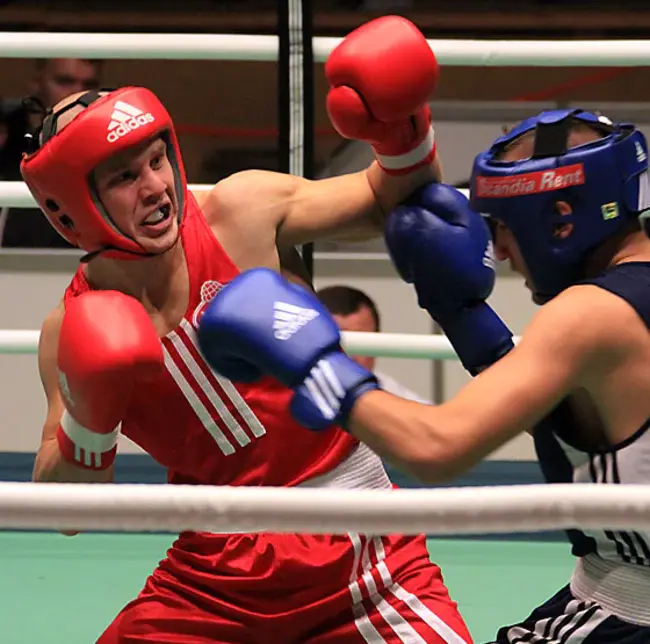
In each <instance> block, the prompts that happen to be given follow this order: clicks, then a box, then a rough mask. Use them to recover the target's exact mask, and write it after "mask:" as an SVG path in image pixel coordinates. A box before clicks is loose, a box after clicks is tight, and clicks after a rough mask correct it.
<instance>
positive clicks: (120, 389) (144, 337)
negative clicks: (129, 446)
mask: <svg viewBox="0 0 650 644" xmlns="http://www.w3.org/2000/svg"><path fill="white" fill-rule="evenodd" d="M163 365H164V361H163V353H162V347H161V345H160V340H159V339H158V334H157V333H156V329H155V328H154V326H153V324H152V322H151V320H150V319H149V316H148V314H147V312H146V311H145V309H144V307H143V306H142V304H140V302H138V300H136V299H134V298H132V297H129V296H128V295H124V294H122V293H118V292H117V291H89V292H87V293H84V294H82V295H79V296H78V297H75V298H73V299H71V300H69V301H68V302H66V308H65V314H64V316H63V322H62V324H61V331H60V334H59V347H58V369H59V389H60V391H61V397H62V399H63V404H64V405H65V412H64V414H63V417H62V418H61V424H60V425H59V428H58V431H57V440H58V444H59V449H60V451H61V454H62V456H63V458H64V459H65V460H66V461H68V462H69V463H72V464H73V465H77V466H79V467H84V468H86V469H92V470H105V469H108V468H109V467H110V466H111V465H112V464H113V461H114V460H115V454H116V451H117V440H118V437H119V429H120V423H121V422H122V419H123V418H124V415H125V414H126V411H127V409H128V407H129V405H130V404H131V396H132V395H133V392H134V390H135V388H136V387H137V386H138V382H139V381H141V379H147V378H150V377H154V376H156V375H157V374H158V373H160V371H161V370H162V368H163Z"/></svg>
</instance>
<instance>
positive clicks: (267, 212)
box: [194, 170, 296, 227]
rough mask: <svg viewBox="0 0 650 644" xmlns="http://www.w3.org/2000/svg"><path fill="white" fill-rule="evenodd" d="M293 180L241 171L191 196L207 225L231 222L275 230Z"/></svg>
mask: <svg viewBox="0 0 650 644" xmlns="http://www.w3.org/2000/svg"><path fill="white" fill-rule="evenodd" d="M295 186H296V178H295V177H291V176H290V175H284V174H281V173H278V172H268V171H265V170H244V171H242V172H237V173H235V174H233V175H230V176H229V177H226V178H225V179H222V180H221V181H219V182H218V183H216V184H215V185H214V186H213V187H212V188H211V189H210V190H206V191H197V192H195V193H194V196H195V198H196V200H197V203H198V205H199V207H200V208H201V210H202V211H203V214H204V216H205V218H206V220H207V221H208V223H209V224H213V223H217V222H224V221H226V220H228V219H230V218H232V219H233V220H234V221H235V222H236V223H237V224H238V225H241V224H244V225H247V224H251V223H255V224H258V223H259V224H261V225H271V226H275V227H277V226H278V225H279V223H280V222H281V220H282V218H283V217H284V214H285V210H286V208H287V207H288V203H289V201H290V199H291V196H292V195H293V193H294V192H295Z"/></svg>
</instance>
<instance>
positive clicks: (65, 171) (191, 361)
mask: <svg viewBox="0 0 650 644" xmlns="http://www.w3.org/2000/svg"><path fill="white" fill-rule="evenodd" d="M326 74H327V77H328V79H329V83H330V92H329V95H328V99H327V107H328V111H329V114H330V117H331V119H332V122H333V124H334V126H335V127H336V128H337V129H338V131H339V132H340V133H341V134H342V135H343V136H344V137H347V138H350V139H357V140H362V141H366V142H368V143H369V144H371V145H372V147H373V148H374V151H375V155H376V162H374V163H373V164H372V165H371V166H370V167H369V168H368V169H366V170H365V171H363V172H359V173H356V174H351V175H347V176H343V177H337V178H332V179H326V180H321V181H307V180H304V179H301V178H297V177H291V176H287V175H282V174H276V173H268V172H258V171H250V172H242V173H239V174H237V175H234V176H232V177H230V178H228V179H226V180H224V181H222V182H220V183H218V184H217V185H216V186H215V187H214V188H212V189H211V190H210V191H207V192H194V193H192V192H191V191H189V190H188V189H187V184H186V180H185V176H184V171H183V165H182V161H181V154H180V150H179V147H178V142H177V139H176V136H175V134H174V127H173V123H172V121H171V119H170V116H169V115H168V113H167V112H166V110H165V108H164V107H163V106H162V105H161V103H160V102H159V101H158V99H157V98H156V97H155V96H154V95H153V94H152V93H151V92H149V91H147V90H145V89H143V88H133V87H130V88H123V89H120V90H117V91H113V92H110V93H98V92H86V93H83V94H80V95H75V96H72V97H69V98H68V99H67V100H66V101H64V102H63V103H61V104H59V105H57V106H56V107H55V108H54V110H53V111H52V113H51V114H49V115H48V116H47V117H46V119H45V121H44V124H43V128H42V130H41V132H40V133H39V134H38V136H36V137H35V140H34V149H33V150H32V151H31V152H30V154H29V155H27V156H26V157H25V159H24V160H23V163H22V173H23V177H24V179H25V182H26V183H27V185H28V187H29V189H30V191H31V192H32V194H33V195H34V197H35V198H36V200H37V202H38V203H39V205H40V207H41V209H42V210H43V212H44V213H45V215H46V216H47V217H48V219H49V220H50V222H51V223H52V225H53V226H54V227H55V228H56V229H57V230H58V231H59V232H60V233H61V234H62V235H63V236H64V237H65V238H66V239H67V240H69V241H70V242H71V243H73V244H75V245H77V246H78V247H79V248H82V249H83V250H84V251H86V253H87V255H86V257H85V261H84V262H83V263H82V265H81V267H80V268H79V270H78V271H77V273H76V275H75V276H74V278H73V280H72V283H71V284H70V286H69V287H68V289H67V291H66V292H65V295H64V297H63V300H62V302H61V305H60V306H59V307H58V308H57V309H56V310H55V311H53V312H52V313H51V314H50V315H49V316H48V318H47V319H46V320H45V322H44V324H43V328H42V334H41V343H40V348H39V366H40V371H41V376H42V380H43V384H44V388H45V392H46V395H47V400H48V404H49V409H48V415H47V419H46V422H45V427H44V432H43V440H42V445H41V448H40V451H39V453H38V457H37V462H36V467H35V473H34V478H35V480H36V481H93V482H105V481H111V480H112V476H113V474H112V471H113V464H114V459H115V454H116V445H117V441H118V437H119V434H120V433H122V434H124V435H126V436H128V437H129V438H131V439H132V440H133V441H135V442H136V443H137V444H138V445H140V446H141V447H142V448H143V449H145V450H146V451H147V452H148V453H149V454H151V455H152V456H153V457H154V458H155V459H156V460H157V461H158V462H159V463H160V464H162V465H163V466H165V467H166V468H167V469H168V471H169V482H170V483H172V484H197V485H201V484H203V485H252V486H259V485H268V486H298V485H301V486H309V487H322V486H326V487H337V488H342V489H345V488H348V489H349V488H389V487H390V482H389V480H388V477H387V476H386V473H385V471H384V469H383V466H382V464H381V461H380V460H379V459H378V457H377V456H376V455H375V454H374V453H373V452H371V451H370V450H369V449H367V448H366V447H364V446H362V445H360V444H359V442H358V441H356V440H355V439H354V438H352V437H351V436H350V435H349V434H347V433H346V432H344V431H342V430H341V429H340V428H338V427H333V428H331V429H330V430H328V431H326V432H323V433H321V434H315V433H312V432H307V431H304V429H303V428H301V427H300V426H299V425H298V424H297V423H296V422H295V421H293V420H292V417H291V415H290V413H289V410H288V404H289V400H290V397H291V395H292V392H291V391H290V390H289V389H287V388H285V387H283V386H281V385H280V384H279V383H278V382H277V381H276V380H273V379H271V378H267V379H264V380H263V381H262V382H257V383H255V384H238V385H234V384H233V383H232V382H230V381H229V380H226V379H225V378H223V377H222V376H220V375H219V374H218V373H216V372H214V371H212V370H211V369H210V368H209V366H208V365H207V363H206V362H205V360H204V359H203V356H202V354H201V352H200V351H199V349H198V346H197V336H196V328H197V325H198V321H199V320H200V318H201V315H202V312H203V311H204V309H205V307H206V304H207V303H208V302H209V301H210V300H211V298H213V297H214V295H215V294H216V293H217V292H218V291H219V289H220V288H221V287H222V286H223V285H224V284H227V283H228V282H229V281H230V280H232V279H233V278H234V277H235V276H237V275H238V274H239V273H240V272H241V271H243V270H246V269H249V268H252V267H257V266H261V267H267V268H272V269H276V270H277V269H279V268H280V262H279V258H278V251H277V248H278V245H288V246H291V245H297V244H302V243H305V242H309V241H313V240H316V239H320V238H326V237H331V236H333V235H337V236H345V235H346V234H354V235H355V236H357V235H359V234H367V235H368V236H373V235H380V234H382V232H383V219H384V214H385V213H387V212H389V211H390V210H391V209H392V208H393V207H394V206H395V205H396V204H397V203H399V202H400V201H401V200H403V199H404V198H405V197H406V196H407V195H408V194H410V193H411V192H412V191H413V190H414V189H415V188H417V187H419V186H420V185H422V184H424V183H426V182H429V181H431V180H432V179H433V180H435V179H439V167H438V165H437V157H436V148H435V142H434V133H433V129H432V127H431V117H430V112H429V108H428V105H427V101H428V100H429V99H430V98H431V96H432V94H433V92H434V90H435V87H436V84H437V81H438V67H437V63H436V60H435V57H434V55H433V53H432V51H431V49H430V47H429V46H428V44H427V42H426V40H425V39H424V37H423V36H422V34H421V33H420V32H419V31H418V30H417V29H416V28H415V27H414V26H413V25H412V24H411V23H410V22H408V21H407V20H404V19H401V18H397V17H387V18H383V19H379V20H376V21H373V22H370V23H368V24H366V25H364V26H362V27H361V28H359V29H358V30H356V31H354V32H352V33H351V34H350V35H349V36H348V37H347V38H346V39H345V40H344V41H343V42H342V43H341V45H340V46H339V47H338V48H337V49H336V50H335V51H334V52H333V53H332V55H331V57H330V59H329V61H328V63H327V66H326ZM300 324H301V318H300V314H299V312H296V311H293V310H291V309H290V308H288V309H286V310H285V309H278V310H277V312H276V325H277V330H278V333H280V334H282V333H287V332H290V330H291V329H292V328H294V327H295V326H296V325H300ZM98 641H99V642H100V643H101V644H114V643H118V642H119V643H126V642H159V643H162V642H165V643H171V642H183V643H188V644H199V643H207V642H213V643H214V642H223V643H225V642H232V643H237V644H244V643H248V642H251V643H252V642H260V643H262V642H263V643H265V644H268V643H270V642H277V643H278V644H280V643H281V644H292V643H295V644H298V643H301V644H302V643H305V642H312V643H313V644H335V643H336V644H345V643H348V642H349V643H350V644H352V643H353V642H359V643H362V642H373V643H381V642H389V643H393V642H394V643H397V642H408V643H409V644H415V643H421V644H424V643H442V642H446V643H448V644H467V643H468V642H470V641H471V640H470V636H469V634H468V632H467V628H466V626H465V625H464V623H463V620H462V618H461V616H460V615H459V613H458V611H457V608H456V604H455V603H454V602H453V601H452V600H451V599H450V597H449V594H448V592H447V589H446V588H445V585H444V583H443V580H442V577H441V574H440V570H439V569H438V567H437V566H435V565H434V564H432V563H431V562H430V560H429V556H428V553H427V550H426V547H425V540H424V536H418V537H415V538H412V537H405V536H401V535H391V536H385V537H382V536H374V535H361V534H346V535H337V536H309V535H272V534H230V535H224V534H206V533H194V532H186V533H182V534H181V535H180V536H179V538H178V539H177V540H176V541H175V543H174V544H173V545H172V546H171V548H170V549H169V551H168V554H167V557H166V558H165V560H164V561H162V562H161V564H160V565H159V567H158V568H157V569H156V570H155V571H154V572H153V574H152V575H151V576H150V577H149V579H148V580H147V581H146V584H145V586H144V589H143V590H142V592H141V593H140V595H139V596H138V597H137V598H136V599H134V600H133V601H132V602H131V603H130V604H128V605H127V606H126V607H125V608H124V609H123V611H122V612H121V613H120V614H119V615H118V617H117V618H116V619H115V621H114V622H113V623H112V624H111V625H110V626H109V627H108V629H107V630H106V631H105V632H104V634H103V635H101V636H100V637H99V640H98Z"/></svg>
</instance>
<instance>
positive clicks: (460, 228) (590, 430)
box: [199, 110, 650, 644]
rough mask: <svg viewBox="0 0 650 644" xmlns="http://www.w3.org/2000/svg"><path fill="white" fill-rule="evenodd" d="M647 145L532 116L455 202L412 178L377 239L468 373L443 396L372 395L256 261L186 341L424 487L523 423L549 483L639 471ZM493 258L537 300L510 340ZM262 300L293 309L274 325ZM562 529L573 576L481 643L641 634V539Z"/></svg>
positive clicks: (648, 405)
mask: <svg viewBox="0 0 650 644" xmlns="http://www.w3.org/2000/svg"><path fill="white" fill-rule="evenodd" d="M647 154H648V151H647V145H646V141H645V138H644V136H643V134H642V133H641V132H640V131H639V130H638V129H636V128H635V127H634V126H633V125H630V124H618V123H613V122H611V121H610V120H609V119H606V118H604V117H602V116H598V115H595V114H590V113H588V112H584V111H581V110H555V111H550V112H543V113H541V114H539V115H537V116H535V117H532V118H530V119H527V120H525V121H524V122H522V123H521V124H519V125H518V126H517V127H515V128H514V129H513V130H512V131H510V132H509V133H507V134H506V135H504V136H502V137H500V138H498V139H497V140H496V141H495V142H494V143H493V145H492V146H491V147H490V148H489V149H488V150H486V151H484V152H482V153H481V154H479V155H478V156H477V157H476V160H475V162H474V168H473V174H472V181H471V191H470V201H468V200H466V199H465V198H464V197H463V196H462V195H461V194H460V193H459V192H458V191H456V190H455V189H453V188H451V187H449V186H445V185H429V186H427V187H425V188H424V189H422V190H420V191H418V192H417V193H416V194H414V195H412V197H411V198H410V199H409V200H408V201H407V202H406V203H405V204H403V205H401V206H400V207H398V208H397V209H395V210H394V211H393V212H392V213H391V215H390V216H389V220H388V226H387V232H386V240H387V244H388V247H389V249H390V252H391V256H392V259H393V262H394V263H395V266H396V268H397V270H398V272H399V273H400V275H401V276H402V278H403V279H404V280H406V281H407V282H409V283H412V284H413V285H414V287H415V290H416V292H417V295H418V301H419V304H420V306H421V307H422V308H424V309H426V310H427V311H428V312H429V313H430V315H431V316H432V318H433V319H435V320H436V321H437V322H438V323H439V324H440V325H441V327H442V328H443V330H444V331H445V333H446V334H447V336H448V337H449V339H450V341H451V342H452V344H453V346H454V348H455V350H456V352H457V354H458V356H459V358H460V360H461V361H462V363H463V365H464V366H465V368H466V369H467V370H468V371H469V372H470V373H471V374H472V375H473V376H476V377H475V378H473V380H472V381H471V382H470V383H468V385H467V386H466V387H464V388H463V389H462V390H461V391H460V392H459V393H458V395H456V396H455V397H454V398H452V399H451V400H449V401H447V402H445V403H444V404H442V405H439V406H435V407H433V406H425V405H420V404H418V403H413V402H409V401H405V400H402V399H400V398H397V397H395V396H392V395H390V394H388V393H386V392H383V391H381V390H380V389H379V386H378V384H377V381H376V380H375V378H374V377H373V375H372V374H371V373H369V372H367V371H365V370H364V369H363V368H361V367H360V366H359V365H357V364H356V363H355V362H353V361H352V360H351V359H350V358H348V357H347V356H346V355H345V354H344V353H343V352H342V350H341V347H340V338H339V334H338V331H337V329H336V325H335V324H334V322H333V320H332V319H331V318H330V316H329V315H328V313H327V311H326V310H325V309H324V308H323V307H322V306H321V305H320V304H319V303H318V301H317V300H316V298H315V297H314V296H313V295H312V294H309V293H307V292H306V291H304V290H302V289H300V288H298V287H296V286H293V285H288V284H287V283H286V282H285V281H284V280H283V279H282V278H281V277H279V276H278V275H277V274H275V273H273V272H271V271H268V270H264V269H261V270H254V271H250V272H248V273H245V274H243V275H241V276H239V277H237V278H236V279H235V280H233V282H231V283H230V284H229V285H228V286H227V287H226V288H224V289H223V290H222V291H221V293H220V294H219V295H218V296H217V297H216V298H215V299H214V301H213V302H212V304H211V306H210V308H209V309H208V311H207V312H206V314H205V316H204V318H203V321H202V324H201V328H200V330H199V337H200V342H201V347H202V350H203V351H204V353H205V356H206V358H207V360H208V361H209V362H210V363H211V364H212V366H213V367H214V368H215V369H216V370H218V371H220V372H222V373H223V374H224V375H226V376H227V377H229V378H231V379H233V380H255V379H257V378H259V377H260V376H261V375H262V374H271V375H273V376H274V377H276V378H278V379H279V380H280V381H282V382H283V383H285V384H286V385H288V386H290V387H292V388H293V390H294V392H295V393H294V397H293V401H292V405H291V410H292V413H293V415H294V417H295V418H296V419H297V420H298V421H299V422H300V423H301V424H302V425H304V426H305V427H306V428H309V429H310V430H312V431H323V430H327V428H328V427H329V426H330V425H331V424H332V423H334V422H336V423H339V424H341V425H342V426H344V427H345V428H347V430H348V431H349V432H351V433H352V434H354V435H355V436H356V437H357V438H359V439H360V440H362V441H364V442H365V443H367V444H368V445H369V446H370V447H371V448H372V449H374V450H375V451H376V452H377V453H379V454H380V455H381V456H383V457H385V458H387V459H388V460H391V461H392V462H393V463H395V464H396V465H397V466H398V467H401V468H402V469H404V470H406V471H408V472H410V473H412V474H414V475H415V476H417V477H419V478H420V479H421V480H423V481H428V482H436V481H441V480H446V479H451V478H453V477H455V476H457V475H459V474H460V473H462V472H463V471H465V470H467V469H468V468H470V467H472V466H473V465H475V464H476V463H478V462H479V461H480V460H481V459H482V458H484V457H485V456H487V455H488V454H489V453H490V452H492V451H493V450H494V449H496V448H497V447H499V446H500V445H503V444H504V443H506V442H507V441H509V440H511V439H512V438H513V437H515V436H516V435H517V434H519V433H521V432H525V431H529V432H531V433H532V435H533V437H534V440H535V446H536V449H537V453H538V457H539V461H540V465H541V468H542V470H543V472H544V474H545V476H546V478H547V480H548V481H549V482H551V483H556V482H557V483H559V482H562V483H572V482H575V483H597V484H608V485H618V484H626V483H627V484H629V483H649V482H650V465H649V464H650V431H649V428H650V370H649V369H648V364H650V333H649V329H650V240H648V238H647V236H646V234H645V232H644V230H643V224H644V222H645V217H646V213H647V211H648V210H649V209H650V186H649V182H648V158H647ZM478 213H480V214H481V215H483V217H481V216H480V215H479V214H478ZM486 220H487V224H488V225H486ZM490 229H491V233H492V234H490ZM493 252H494V255H495V256H496V259H498V260H509V261H510V264H511V266H512V268H513V269H514V270H515V271H516V272H518V273H520V274H521V275H522V276H524V277H525V279H526V284H527V286H528V288H529V289H530V290H531V292H532V295H533V299H534V301H535V302H536V303H538V304H541V305H543V306H542V307H541V308H540V309H539V311H538V312H537V314H536V315H535V316H534V319H533V320H532V322H531V324H530V325H529V326H528V328H527V329H526V330H525V332H524V333H523V336H522V340H521V342H520V343H519V344H518V345H517V346H516V347H515V346H514V345H513V342H512V334H511V333H510V331H509V330H508V328H507V326H506V325H505V324H504V323H503V321H501V320H500V318H499V317H498V315H497V314H496V313H495V312H494V311H493V310H492V309H491V308H490V306H489V305H488V304H487V302H486V299H487V297H488V296H489V295H490V293H491V290H492V287H493V284H494V255H493ZM279 303H281V304H280V305H281V306H282V307H284V308H286V305H287V304H288V305H291V306H293V307H295V309H293V310H294V311H295V319H294V324H293V325H291V328H290V329H288V330H287V329H286V328H283V329H282V333H278V329H276V328H275V325H274V307H276V306H278V304H279ZM568 537H569V539H570V541H571V544H572V549H573V553H574V555H575V556H576V567H575V571H574V573H573V575H572V578H571V580H570V583H569V584H567V585H566V586H565V587H564V588H562V589H561V590H560V591H559V592H558V593H557V594H556V595H555V596H553V597H552V598H551V599H549V600H548V601H547V602H545V603H544V604H543V605H541V606H539V607H538V608H536V609H535V610H534V611H533V612H532V613H531V614H530V616H529V617H528V618H526V619H524V620H523V621H522V622H521V623H519V624H515V625H512V626H507V627H503V628H501V629H500V630H499V631H498V634H497V636H496V640H495V641H496V642H498V643H499V644H506V643H507V644H520V643H522V644H523V643H524V642H534V643H535V644H544V643H546V644H550V643H551V642H553V643H558V644H579V643H580V644H604V643H609V642H612V643H613V642H616V643H618V644H642V643H644V644H645V643H647V642H650V534H646V533H641V532H618V531H611V530H607V529H605V528H603V529H602V530H585V531H579V530H571V531H569V533H568ZM533 583H534V582H533Z"/></svg>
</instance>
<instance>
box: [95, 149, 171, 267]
mask: <svg viewBox="0 0 650 644" xmlns="http://www.w3.org/2000/svg"><path fill="white" fill-rule="evenodd" d="M94 179H95V186H96V189H97V195H98V197H99V199H100V200H101V202H102V204H103V206H104V208H105V209H106V211H107V212H108V213H109V215H110V216H111V218H112V220H113V222H114V223H115V225H116V226H117V227H118V228H119V229H120V230H121V231H122V232H123V233H124V234H125V235H127V236H128V237H130V238H132V239H133V240H135V241H136V242H137V243H138V244H140V245H141V246H142V248H144V249H145V250H146V251H147V252H149V253H155V254H159V253H163V252H165V251H166V250H168V249H169V248H171V247H172V246H173V245H174V243H175V242H176V240H177V238H178V234H179V230H178V200H177V196H176V192H175V190H174V173H173V170H172V166H171V164H170V162H169V159H168V158H167V146H166V145H165V142H164V141H163V140H162V139H160V138H156V139H153V140H150V141H147V142H145V143H143V144H141V145H139V146H136V147H134V148H131V149H129V150H126V151H124V152H123V153H121V154H119V155H115V156H114V157H111V158H110V159H108V160H107V161H105V162H104V163H102V164H101V165H100V166H98V167H97V168H96V169H95V172H94Z"/></svg>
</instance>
